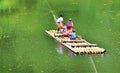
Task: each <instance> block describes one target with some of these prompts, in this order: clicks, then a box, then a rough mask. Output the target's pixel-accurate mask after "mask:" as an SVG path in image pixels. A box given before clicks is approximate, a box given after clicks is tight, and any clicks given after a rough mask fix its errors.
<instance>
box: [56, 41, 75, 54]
mask: <svg viewBox="0 0 120 73" xmlns="http://www.w3.org/2000/svg"><path fill="white" fill-rule="evenodd" d="M56 44H57V48H56V50H57V52H58V54H63V53H64V52H65V53H67V55H68V56H73V55H75V53H73V52H72V51H71V50H70V49H68V48H67V47H65V46H63V45H62V44H61V43H60V42H58V41H57V43H56Z"/></svg>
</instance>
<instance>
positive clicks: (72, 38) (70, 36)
mask: <svg viewBox="0 0 120 73" xmlns="http://www.w3.org/2000/svg"><path fill="white" fill-rule="evenodd" d="M69 38H70V39H71V40H75V39H76V33H75V31H74V30H73V31H72V32H71V33H70V34H69Z"/></svg>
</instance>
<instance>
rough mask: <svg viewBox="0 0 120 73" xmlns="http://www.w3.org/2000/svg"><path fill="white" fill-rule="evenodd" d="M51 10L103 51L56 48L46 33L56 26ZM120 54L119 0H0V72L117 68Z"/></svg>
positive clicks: (84, 72) (103, 72)
mask: <svg viewBox="0 0 120 73" xmlns="http://www.w3.org/2000/svg"><path fill="white" fill-rule="evenodd" d="M51 11H52V12H53V14H55V15H56V17H58V16H59V15H60V14H63V18H64V22H65V23H67V21H68V19H69V18H72V19H73V23H74V27H75V30H76V33H77V34H78V35H81V36H82V38H84V39H86V40H87V41H89V42H91V43H97V44H98V46H100V47H101V48H105V49H106V50H107V52H106V54H105V55H92V56H90V55H84V56H83V55H79V56H75V55H74V54H73V53H71V52H70V51H69V50H67V49H66V48H65V47H64V48H63V54H61V53H58V50H57V49H56V48H57V42H56V41H55V40H54V39H53V38H51V37H49V36H48V35H47V34H46V33H45V30H50V29H57V26H56V24H55V22H54V18H53V14H52V13H51ZM119 58H120V1H119V0H100V1H99V0H86V1H84V0H65V1H64V0H61V1H57V0H11V1H9V0H0V73H118V72H119V71H120V70H119V68H120V64H119V62H120V60H119Z"/></svg>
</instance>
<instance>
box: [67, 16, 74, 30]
mask: <svg viewBox="0 0 120 73" xmlns="http://www.w3.org/2000/svg"><path fill="white" fill-rule="evenodd" d="M66 26H67V29H70V28H72V27H73V22H72V19H71V18H70V19H69V21H68V23H67V24H66Z"/></svg>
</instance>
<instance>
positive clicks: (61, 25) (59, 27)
mask: <svg viewBox="0 0 120 73" xmlns="http://www.w3.org/2000/svg"><path fill="white" fill-rule="evenodd" d="M57 25H58V31H61V29H62V28H63V24H62V23H61V22H57Z"/></svg>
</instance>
